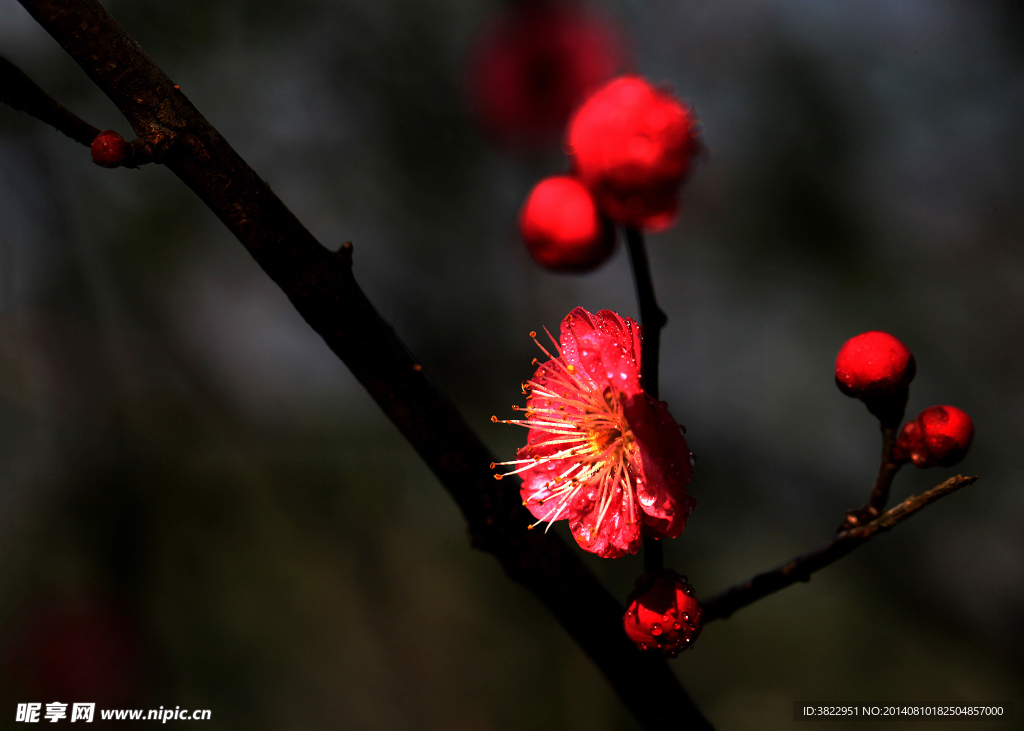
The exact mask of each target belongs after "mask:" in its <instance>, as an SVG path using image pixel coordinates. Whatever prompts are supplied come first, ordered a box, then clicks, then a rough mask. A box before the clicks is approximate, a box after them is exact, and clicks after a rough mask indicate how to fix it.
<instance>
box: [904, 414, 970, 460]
mask: <svg viewBox="0 0 1024 731" xmlns="http://www.w3.org/2000/svg"><path fill="white" fill-rule="evenodd" d="M973 438H974V423H973V422H972V421H971V417H969V416H968V415H967V414H965V413H964V412H963V411H961V410H960V409H958V408H956V407H955V406H930V407H928V408H927V409H925V410H924V411H922V412H921V413H920V414H918V416H917V418H916V419H914V420H913V421H910V422H907V423H906V424H905V425H904V426H903V431H902V432H901V433H900V436H899V439H897V440H896V446H895V448H894V449H893V459H895V460H896V461H897V462H906V461H907V460H909V461H911V462H913V463H914V464H915V465H916V466H918V467H921V468H925V467H935V466H936V465H937V466H939V467H952V466H953V465H955V464H956V463H957V462H959V461H960V460H962V459H963V458H964V455H965V454H967V450H968V448H969V447H970V446H971V440H972V439H973Z"/></svg>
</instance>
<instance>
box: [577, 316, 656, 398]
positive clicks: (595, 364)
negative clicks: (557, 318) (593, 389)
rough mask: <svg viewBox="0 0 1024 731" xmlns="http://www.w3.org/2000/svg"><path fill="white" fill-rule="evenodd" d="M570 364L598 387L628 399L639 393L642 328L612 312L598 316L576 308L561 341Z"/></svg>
mask: <svg viewBox="0 0 1024 731" xmlns="http://www.w3.org/2000/svg"><path fill="white" fill-rule="evenodd" d="M559 342H560V343H561V347H562V353H563V355H564V357H565V360H566V362H567V363H571V364H573V365H574V366H576V367H579V368H582V369H583V371H585V372H586V374H587V375H588V376H589V377H590V379H591V381H593V382H594V383H595V384H599V385H604V386H611V387H612V389H613V390H614V391H615V392H619V391H622V392H625V393H626V394H627V395H632V394H635V393H640V326H639V325H637V324H636V323H635V322H634V321H633V320H631V319H629V318H623V317H620V316H619V315H617V314H616V313H614V312H612V311H611V310H601V311H600V312H598V313H597V314H596V315H593V314H591V313H589V312H587V311H586V310H585V309H583V308H582V307H577V308H576V309H574V310H573V311H572V312H570V313H569V314H568V315H567V316H566V317H565V319H564V320H562V330H561V333H560V337H559Z"/></svg>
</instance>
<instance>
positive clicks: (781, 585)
mask: <svg viewBox="0 0 1024 731" xmlns="http://www.w3.org/2000/svg"><path fill="white" fill-rule="evenodd" d="M977 479H978V478H977V476H974V477H963V476H962V475H957V476H956V477H950V478H949V479H948V480H946V481H945V482H943V483H942V484H941V485H937V486H935V487H933V488H932V489H931V490H928V491H927V492H923V493H921V494H920V495H915V496H913V497H910V498H907V499H906V500H904V501H903V502H902V503H900V504H899V505H897V506H896V507H895V508H893V509H892V510H889V511H888V512H886V513H883V514H882V515H880V516H879V517H877V518H875V519H874V520H872V521H871V522H870V523H867V524H865V525H861V526H856V527H853V528H848V529H846V530H842V531H840V532H838V533H836V535H835V536H834V537H833V538H832V540H830V541H829V542H828V543H826V544H824V545H822V546H819V547H818V548H816V549H814V550H813V551H811V552H810V553H805V554H804V555H803V556H798V557H797V558H794V559H793V560H792V561H790V562H788V563H785V564H783V565H782V566H779V567H778V568H776V569H773V570H772V571H768V572H766V573H763V574H758V575H757V576H755V577H754V578H752V579H750V580H749V581H746V582H744V583H742V584H738V585H737V586H734V587H732V588H731V589H727V590H726V591H723V592H722V593H721V594H717V595H715V596H713V597H711V599H709V600H708V601H706V602H703V603H702V604H703V606H704V621H705V622H710V621H711V620H713V619H726V618H728V617H730V616H732V614H733V612H735V611H736V610H737V609H742V608H743V607H745V606H747V605H748V604H753V603H754V602H756V601H757V600H758V599H762V598H764V597H766V596H768V595H769V594H771V593H773V592H776V591H778V590H779V589H785V588H786V587H787V586H789V585H790V584H795V583H796V582H798V581H810V579H811V574H813V573H814V572H815V571H817V570H818V569H822V568H825V567H826V566H828V565H829V564H830V563H832V562H833V561H836V560H838V559H840V558H842V557H843V556H845V555H846V554H848V553H849V552H850V551H852V550H853V549H855V548H857V547H858V546H862V545H863V544H865V543H867V542H868V541H869V540H871V539H872V538H874V537H875V536H876V535H878V534H879V533H884V532H886V531H888V530H891V529H892V528H894V527H896V526H897V525H899V524H900V523H902V522H903V521H904V520H906V519H907V518H909V517H910V516H911V515H913V514H914V513H916V512H918V511H919V510H921V509H922V508H924V507H925V506H926V505H928V504H930V503H933V502H935V501H936V500H938V499H939V498H940V497H943V496H945V495H948V494H949V493H951V492H955V491H957V490H959V489H960V488H961V487H966V486H967V485H970V484H972V483H973V482H975V481H976V480H977Z"/></svg>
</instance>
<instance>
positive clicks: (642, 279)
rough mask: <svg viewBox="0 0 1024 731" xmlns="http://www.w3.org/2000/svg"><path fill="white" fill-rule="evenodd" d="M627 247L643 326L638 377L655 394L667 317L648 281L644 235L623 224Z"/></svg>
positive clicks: (648, 265)
mask: <svg viewBox="0 0 1024 731" xmlns="http://www.w3.org/2000/svg"><path fill="white" fill-rule="evenodd" d="M626 248H627V250H628V251H629V265H630V267H631V268H632V270H633V282H634V283H635V285H636V299H637V304H638V305H639V307H640V326H641V327H642V328H643V346H642V348H643V352H642V353H641V356H640V361H641V363H640V381H641V385H642V386H643V389H644V390H645V391H646V392H647V393H649V394H650V395H651V396H653V397H654V398H658V360H659V357H660V354H661V329H662V328H663V327H665V325H666V324H667V323H668V317H666V316H665V313H664V312H662V310H661V308H660V307H658V301H657V300H656V299H655V298H654V283H653V282H652V281H651V266H650V264H649V263H648V262H647V248H646V247H645V246H644V237H643V235H642V234H641V233H640V232H639V231H638V230H637V229H635V228H632V227H627V228H626Z"/></svg>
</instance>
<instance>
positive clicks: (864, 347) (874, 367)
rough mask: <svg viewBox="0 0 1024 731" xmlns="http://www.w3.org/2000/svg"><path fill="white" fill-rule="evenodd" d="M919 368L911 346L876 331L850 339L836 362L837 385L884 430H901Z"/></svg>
mask: <svg viewBox="0 0 1024 731" xmlns="http://www.w3.org/2000/svg"><path fill="white" fill-rule="evenodd" d="M916 372H917V366H916V364H915V362H914V356H913V355H912V354H911V352H910V351H909V350H907V346H905V345H904V344H903V343H901V342H900V341H899V340H897V339H896V338H894V337H893V336H892V335H890V334H889V333H884V332H880V331H878V330H872V331H871V332H866V333H862V334H861V335H858V336H857V337H855V338H850V339H849V340H847V341H846V343H844V344H843V347H842V348H840V349H839V356H838V357H837V358H836V385H837V386H839V390H840V391H842V392H843V393H845V394H846V395H847V396H850V397H853V398H859V399H860V400H861V401H863V402H864V403H865V404H866V405H867V407H868V411H870V412H871V413H872V414H874V415H875V416H877V417H878V418H879V419H880V420H881V421H882V424H883V425H884V426H892V427H895V426H899V423H900V421H901V420H902V419H903V410H904V409H905V408H906V405H907V396H908V393H909V390H908V387H909V386H910V382H911V381H912V380H914V374H915V373H916Z"/></svg>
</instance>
